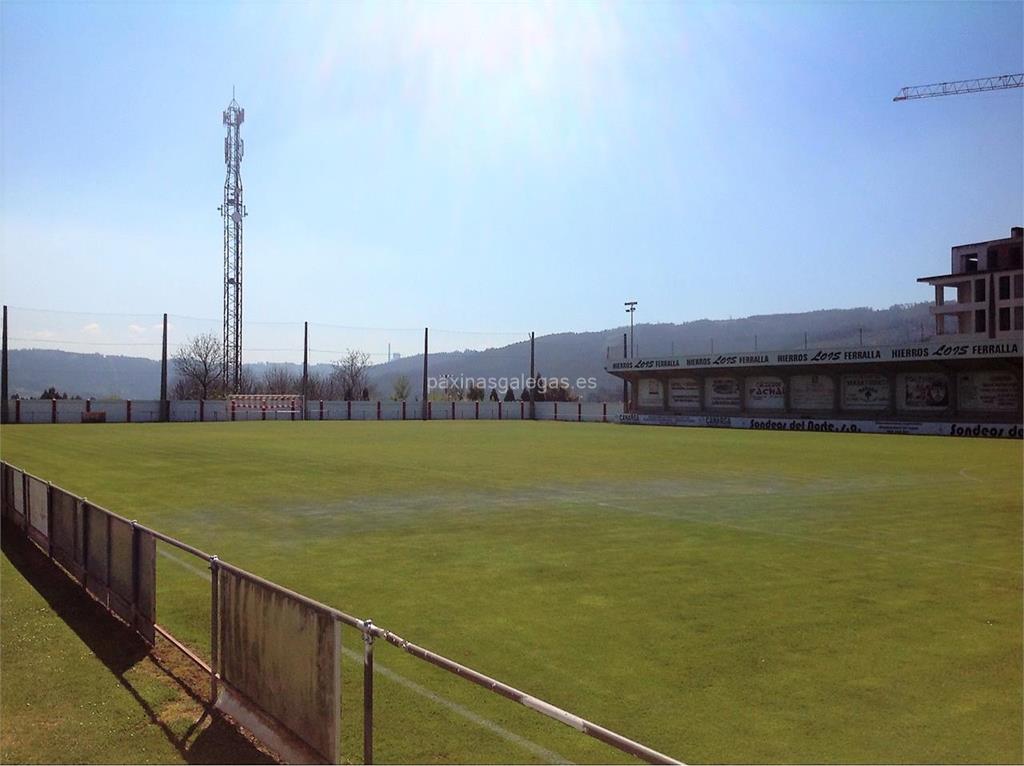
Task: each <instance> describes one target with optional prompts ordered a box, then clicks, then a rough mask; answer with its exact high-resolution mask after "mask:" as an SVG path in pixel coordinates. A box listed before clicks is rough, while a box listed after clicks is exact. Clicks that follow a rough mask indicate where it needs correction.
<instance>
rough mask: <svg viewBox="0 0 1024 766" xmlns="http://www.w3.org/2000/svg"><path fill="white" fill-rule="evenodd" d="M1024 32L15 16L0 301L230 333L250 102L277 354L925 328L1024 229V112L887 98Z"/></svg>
mask: <svg viewBox="0 0 1024 766" xmlns="http://www.w3.org/2000/svg"><path fill="white" fill-rule="evenodd" d="M1022 7H1024V6H1022V5H1021V4H1020V3H994V4H986V3H980V2H971V3H926V2H914V3H852V4H844V3H822V4H816V3H784V4H783V3H780V4H760V3H758V4H754V3H750V4H738V5H731V4H719V3H695V4H685V5H682V4H665V3H620V4H599V3H583V2H572V3H569V2H566V3H558V4H540V3H522V4H515V5H501V4H496V3H494V4H483V3H480V4H467V5H462V4H457V3H436V4H425V3H421V4H400V3H389V2H380V3H369V4H335V3H287V4H274V3H269V2H260V3H246V4H213V3H192V2H189V3H139V4H132V3H120V2H109V3H97V4H93V3H65V2H41V3H21V2H11V1H7V2H4V3H2V5H0V12H2V14H3V17H2V22H3V24H2V46H3V50H2V57H3V58H2V68H3V82H2V98H3V103H2V107H3V117H2V128H3V136H2V160H0V163H2V187H0V191H2V219H0V224H2V232H0V234H2V242H0V245H2V250H3V270H2V275H3V287H2V297H3V300H4V302H5V303H9V304H11V305H13V306H18V307H33V308H40V309H63V310H74V311H84V312H88V311H98V312H123V313H125V314H136V313H138V314H146V315H150V314H156V313H159V312H163V311H167V312H171V313H173V314H179V315H187V316H197V317H212V318H216V317H219V316H220V312H221V279H222V252H221V236H222V230H221V221H220V217H219V215H218V213H217V206H218V205H219V203H220V197H221V190H222V185H223V178H224V166H223V151H222V142H223V126H222V125H221V121H220V116H221V110H222V109H223V108H224V107H225V106H226V104H227V102H228V101H229V100H230V98H231V88H232V86H233V85H234V86H235V87H236V89H237V97H238V100H239V102H240V103H241V104H242V105H243V106H244V107H245V110H246V122H245V124H244V126H243V137H244V139H245V141H246V156H245V161H244V163H243V167H242V176H243V180H244V184H245V192H246V202H247V204H248V208H249V217H248V219H247V220H246V230H245V232H246V240H245V254H246V255H245V258H246V260H245V277H246V282H245V318H246V320H247V323H248V322H252V323H253V327H258V326H259V325H258V324H257V323H259V322H275V321H283V322H292V321H301V320H304V319H308V320H310V321H313V322H322V323H332V324H339V325H357V326H366V327H409V328H413V327H423V326H426V325H429V326H431V327H443V328H453V329H467V330H487V331H495V332H519V331H524V330H525V331H528V330H531V329H532V330H536V331H537V332H538V333H548V332H556V331H565V330H577V331H578V330H594V329H603V328H608V327H614V326H616V325H620V324H621V323H622V321H623V319H624V318H625V314H624V313H623V309H622V302H623V301H624V300H626V299H629V298H635V299H636V300H638V301H639V302H640V305H639V310H638V313H637V321H644V322H649V321H665V322H669V321H672V322H680V321H687V320H691V319H699V318H705V317H708V318H725V317H729V316H745V315H748V314H757V313H774V312H788V311H802V310H810V309H817V308H831V307H851V306H864V305H868V306H875V307H885V306H889V305H891V304H893V303H901V302H909V301H915V300H928V299H929V298H930V294H929V291H928V289H927V288H926V287H923V286H919V285H917V284H916V283H915V281H914V280H915V279H916V277H918V276H921V275H925V274H935V273H939V272H942V271H944V270H945V269H946V268H947V267H948V254H949V248H950V246H952V245H954V244H957V243H961V242H970V241H975V240H980V239H988V238H994V237H999V236H1006V235H1007V234H1008V230H1009V227H1010V226H1011V225H1019V224H1020V223H1021V221H1022V218H1024V215H1022V208H1024V191H1022V163H1024V157H1022V151H1024V149H1022V143H1024V142H1022V136H1024V124H1022V97H1021V91H1019V90H1018V91H1009V92H1002V93H994V94H981V95H974V96H959V97H949V98H940V99H930V100H923V101H917V102H906V103H899V104H896V103H893V102H892V100H891V99H892V96H893V95H895V93H896V92H897V90H898V89H899V88H900V87H901V86H903V85H910V84H920V83H930V82H936V81H942V80H952V79H962V78H969V77H976V76H983V75H990V74H1003V73H1009V72H1019V71H1022V70H1024V62H1022V58H1024V54H1022V49H1021V33H1022V27H1024V12H1022ZM147 321H148V320H147ZM144 324H145V323H144ZM147 326H148V325H147ZM249 337H250V338H251V337H252V335H250V336H249ZM254 342H256V341H255V340H254Z"/></svg>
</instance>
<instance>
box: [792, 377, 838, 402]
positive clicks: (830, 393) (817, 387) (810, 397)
mask: <svg viewBox="0 0 1024 766" xmlns="http://www.w3.org/2000/svg"><path fill="white" fill-rule="evenodd" d="M835 397H836V384H835V382H834V381H833V380H832V378H831V377H830V376H828V375H794V376H793V377H791V378H790V379H789V404H790V407H792V408H793V409H794V410H831V409H832V408H833V407H834V406H835Z"/></svg>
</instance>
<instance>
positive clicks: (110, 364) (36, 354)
mask: <svg viewBox="0 0 1024 766" xmlns="http://www.w3.org/2000/svg"><path fill="white" fill-rule="evenodd" d="M932 327H933V323H932V320H931V316H930V315H929V313H928V304H926V303H918V304H906V305H898V306H892V307H890V308H888V309H870V308H854V309H827V310H823V311H811V312H805V313H800V314H768V315H763V316H752V317H745V318H743V319H727V320H709V319H702V320H698V321H695V322H686V323H683V324H640V325H637V326H636V327H635V329H634V338H635V344H636V353H637V355H645V356H653V355H668V354H671V353H676V354H697V353H703V352H707V351H710V350H711V347H712V343H714V350H715V351H748V350H753V349H754V346H755V336H756V345H757V348H759V349H763V350H782V349H795V348H803V345H804V333H806V334H807V342H808V343H809V344H810V345H812V346H854V345H857V344H859V343H860V342H861V336H862V334H863V343H864V344H865V345H886V344H892V343H907V342H913V341H917V340H920V338H921V337H922V333H924V334H925V335H926V337H927V336H928V335H930V334H931V328H932ZM628 332H629V328H628V327H616V328H613V329H611V330H602V331H598V332H582V333H557V334H554V335H544V336H541V337H538V338H537V342H536V368H537V372H538V374H540V375H543V376H544V377H567V378H569V379H570V380H575V379H576V378H588V377H594V378H596V379H597V381H598V383H599V389H598V390H597V391H596V392H592V393H591V394H590V395H589V396H590V398H617V397H618V396H619V395H621V387H620V385H621V384H620V383H619V382H618V381H617V379H615V378H613V377H611V376H610V375H608V374H607V373H605V372H604V365H605V361H606V359H607V358H608V356H609V355H611V356H613V357H620V356H621V355H622V336H623V333H627V334H628ZM273 366H280V365H272V364H267V363H256V364H250V365H246V367H247V368H248V369H249V370H250V371H251V372H252V373H253V374H254V375H255V376H256V377H257V378H259V377H262V375H263V373H264V372H265V371H266V369H267V368H269V367H273ZM284 366H286V367H289V368H290V369H292V370H294V371H296V372H298V371H300V367H299V365H284ZM313 369H314V370H316V371H317V372H319V373H320V374H321V375H326V374H327V373H329V371H330V367H329V365H317V366H315V367H314V368H313ZM529 369H530V344H529V342H528V341H522V342H520V343H513V344H512V345H509V346H504V347H501V348H492V349H487V350H484V351H462V352H453V353H443V354H431V355H430V359H429V373H430V375H431V376H436V377H438V378H440V377H443V376H445V375H450V376H453V377H457V376H460V375H462V376H471V377H484V378H501V377H515V376H520V375H525V374H526V373H528V371H529ZM422 370H423V356H422V354H419V355H415V356H407V357H402V358H401V359H396V360H394V361H392V362H389V363H386V364H379V365H375V366H373V367H372V368H371V369H370V379H371V381H372V382H373V384H374V388H375V389H376V393H377V394H378V395H380V396H382V397H386V396H388V395H389V394H390V392H391V390H392V386H393V383H394V381H395V379H396V378H398V377H399V376H400V375H405V376H407V377H408V378H409V379H410V380H411V381H412V390H413V393H414V395H416V394H418V392H419V390H420V376H421V375H422ZM10 373H11V382H10V392H11V394H18V395H19V396H22V397H34V396H39V394H40V393H41V392H42V391H43V390H45V389H46V388H48V387H49V386H56V387H57V389H58V390H60V391H66V392H68V393H69V394H71V395H74V394H77V395H79V396H83V397H93V398H107V397H119V398H123V399H155V398H157V397H158V396H159V391H160V363H159V362H158V361H155V360H152V359H143V358H137V357H126V356H104V355H102V354H79V353H71V352H66V351H52V350H41V349H12V350H11V352H10ZM172 374H173V373H172Z"/></svg>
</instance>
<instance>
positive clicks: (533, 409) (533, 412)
mask: <svg viewBox="0 0 1024 766" xmlns="http://www.w3.org/2000/svg"><path fill="white" fill-rule="evenodd" d="M533 352H534V342H533V333H532V332H531V333H530V420H536V419H537V380H536V378H535V377H534V376H535V375H536V373H535V371H534V369H533V362H534V355H533Z"/></svg>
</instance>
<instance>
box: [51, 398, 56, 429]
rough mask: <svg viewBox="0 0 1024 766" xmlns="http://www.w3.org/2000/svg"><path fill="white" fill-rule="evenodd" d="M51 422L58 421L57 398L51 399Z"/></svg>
mask: <svg viewBox="0 0 1024 766" xmlns="http://www.w3.org/2000/svg"><path fill="white" fill-rule="evenodd" d="M50 422H51V423H56V422H57V400H56V399H51V400H50Z"/></svg>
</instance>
